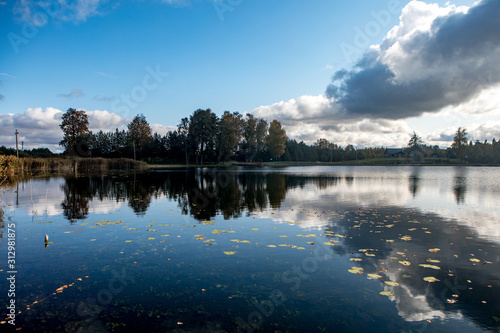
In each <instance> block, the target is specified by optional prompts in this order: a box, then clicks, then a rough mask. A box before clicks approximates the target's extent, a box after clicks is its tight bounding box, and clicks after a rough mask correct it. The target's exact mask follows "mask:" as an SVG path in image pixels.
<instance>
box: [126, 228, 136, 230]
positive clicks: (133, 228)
mask: <svg viewBox="0 0 500 333" xmlns="http://www.w3.org/2000/svg"><path fill="white" fill-rule="evenodd" d="M128 230H137V228H128Z"/></svg>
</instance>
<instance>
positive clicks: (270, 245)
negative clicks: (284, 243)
mask: <svg viewBox="0 0 500 333" xmlns="http://www.w3.org/2000/svg"><path fill="white" fill-rule="evenodd" d="M267 247H276V245H272V244H269V245H268V246H267Z"/></svg>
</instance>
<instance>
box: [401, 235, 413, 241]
mask: <svg viewBox="0 0 500 333" xmlns="http://www.w3.org/2000/svg"><path fill="white" fill-rule="evenodd" d="M401 239H402V240H404V241H411V240H412V238H411V236H408V235H406V236H403V237H401Z"/></svg>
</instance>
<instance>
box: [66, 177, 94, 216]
mask: <svg viewBox="0 0 500 333" xmlns="http://www.w3.org/2000/svg"><path fill="white" fill-rule="evenodd" d="M65 180H66V182H65V184H64V186H63V191H64V200H63V202H62V203H61V207H62V209H63V215H64V216H65V217H66V218H67V219H68V220H70V221H71V220H76V219H78V220H81V219H85V218H87V215H88V213H89V201H90V200H91V198H92V191H91V183H90V180H89V178H88V177H66V178H65Z"/></svg>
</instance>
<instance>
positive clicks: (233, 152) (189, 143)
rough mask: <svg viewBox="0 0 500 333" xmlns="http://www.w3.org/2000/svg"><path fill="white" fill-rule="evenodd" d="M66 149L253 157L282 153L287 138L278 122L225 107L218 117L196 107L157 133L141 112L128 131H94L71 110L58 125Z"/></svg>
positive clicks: (190, 157)
mask: <svg viewBox="0 0 500 333" xmlns="http://www.w3.org/2000/svg"><path fill="white" fill-rule="evenodd" d="M60 127H61V129H62V130H63V132H64V138H63V140H61V142H60V145H61V146H63V147H65V150H66V153H73V154H78V155H86V156H101V157H124V156H128V157H132V156H133V157H134V159H135V158H137V157H138V158H141V159H149V160H150V161H152V160H157V161H158V160H161V161H165V160H168V161H171V162H184V163H186V164H189V163H193V162H194V163H196V164H202V165H203V164H206V163H215V162H225V161H228V160H229V159H231V158H234V159H236V160H244V161H247V162H254V161H257V160H262V158H267V159H270V158H273V159H275V160H276V159H278V158H279V157H281V156H282V155H283V154H284V153H285V143H286V142H287V140H288V138H287V136H286V132H285V130H284V129H283V128H282V126H281V123H280V122H279V121H277V120H273V121H272V122H271V123H270V124H268V122H267V121H266V120H264V119H262V118H257V117H254V116H253V115H250V114H248V115H246V116H245V117H244V116H243V115H241V114H239V113H238V112H232V113H231V112H229V111H226V112H224V114H223V115H222V116H221V117H220V118H219V117H217V115H216V114H215V113H213V112H212V111H211V110H210V109H206V110H202V109H198V110H196V111H194V113H193V114H192V115H191V116H190V117H189V118H187V117H186V118H183V119H182V120H181V122H180V124H179V125H178V126H177V129H176V130H174V131H170V132H168V133H167V134H166V135H164V136H161V135H160V134H158V133H153V131H152V128H151V126H150V125H149V123H148V122H147V120H146V117H145V116H144V115H143V114H141V115H137V116H136V117H134V119H133V120H132V121H131V122H130V123H129V124H128V126H127V128H128V130H127V131H125V130H122V131H119V130H118V129H116V130H115V131H114V132H103V131H99V132H97V133H92V132H91V131H89V129H88V117H87V115H86V114H85V112H84V111H77V110H75V109H69V110H68V111H67V112H66V113H65V114H64V115H63V118H62V123H61V125H60Z"/></svg>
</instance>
